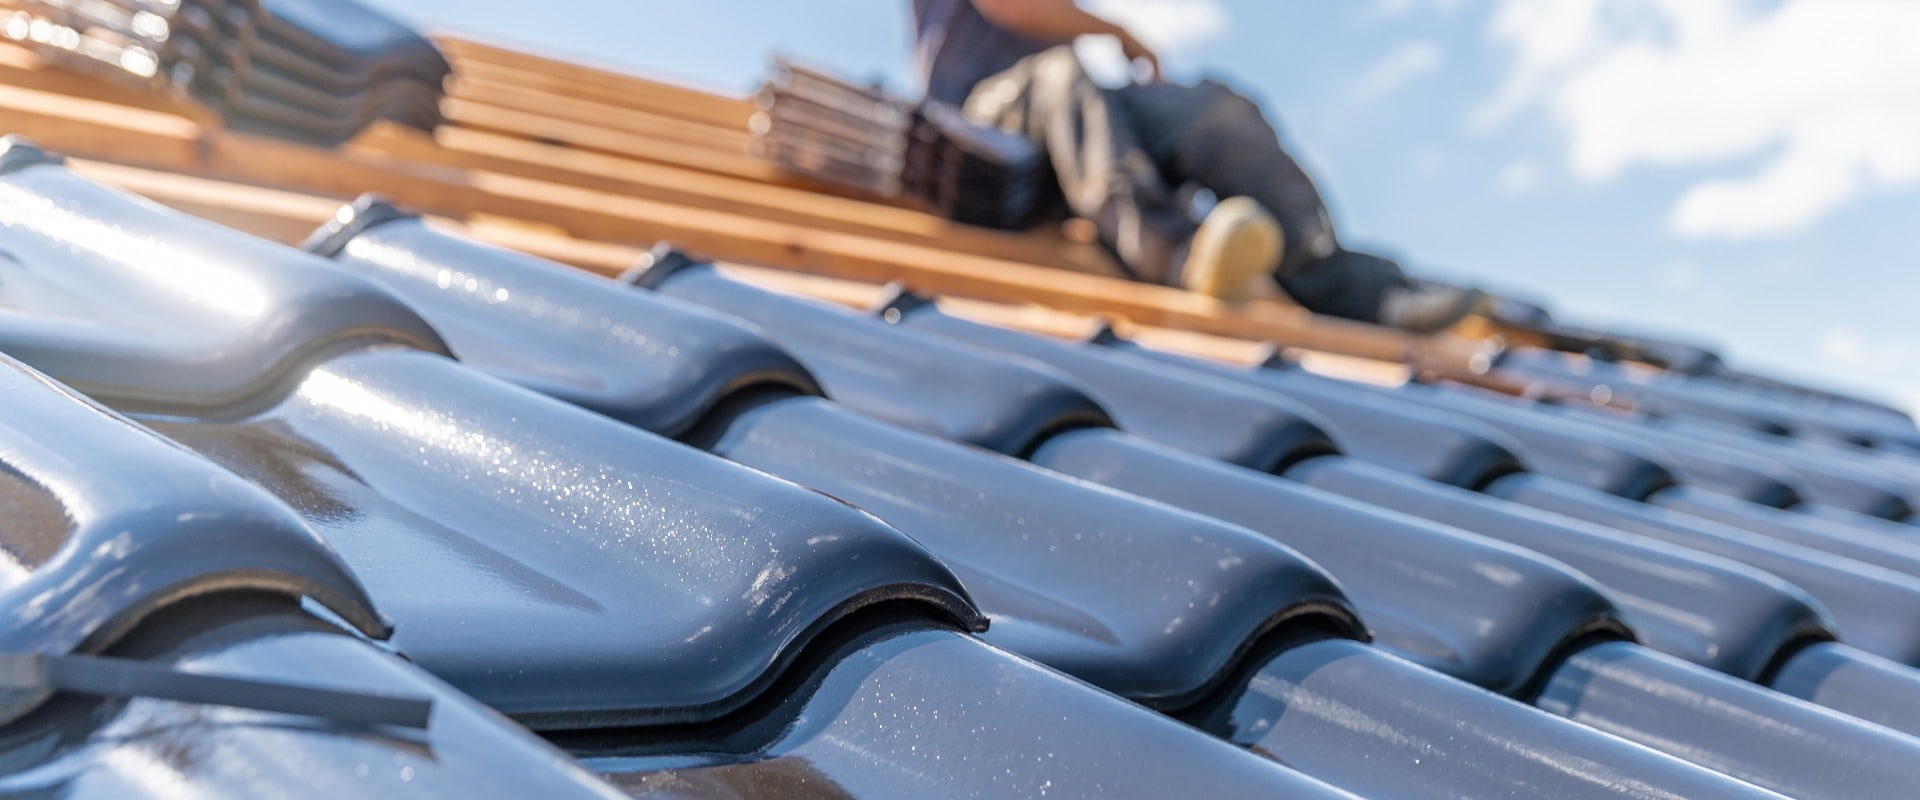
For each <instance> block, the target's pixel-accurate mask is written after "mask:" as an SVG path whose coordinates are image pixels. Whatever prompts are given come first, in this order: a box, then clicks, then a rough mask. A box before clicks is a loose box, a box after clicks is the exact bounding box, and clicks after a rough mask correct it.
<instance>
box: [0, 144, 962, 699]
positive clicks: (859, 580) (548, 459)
mask: <svg viewBox="0 0 1920 800" xmlns="http://www.w3.org/2000/svg"><path fill="white" fill-rule="evenodd" d="M23 177H31V178H32V181H31V182H26V183H21V182H19V181H20V180H21V179H22V178H23ZM0 180H4V181H5V182H6V183H5V185H4V189H0V192H5V193H7V194H6V196H8V197H10V198H11V199H12V201H13V202H14V203H16V204H17V206H18V207H20V208H33V207H45V206H47V205H49V204H52V203H54V202H55V200H54V199H39V198H40V195H39V194H37V192H45V193H48V194H49V195H52V196H54V197H55V198H69V199H70V198H76V197H78V198H86V200H87V203H88V204H89V207H88V210H86V211H82V210H69V211H66V212H62V214H65V215H68V216H70V217H71V218H72V219H73V220H75V221H74V222H72V223H70V224H69V223H62V225H65V227H62V225H50V226H49V225H43V226H41V227H40V228H34V229H23V228H20V227H18V226H15V227H9V228H4V229H0V247H9V246H11V245H12V244H13V243H14V242H15V241H16V240H23V241H28V242H32V243H35V244H36V245H41V246H43V248H44V249H46V250H51V249H53V248H54V247H56V246H59V247H64V248H66V250H68V251H70V252H72V253H74V254H75V255H74V256H73V257H72V258H70V259H65V260H62V261H60V262H51V261H49V262H42V263H41V264H40V266H42V267H43V268H44V270H45V271H49V272H51V271H53V270H54V269H55V267H56V266H58V265H67V268H68V272H71V273H77V274H87V271H88V270H93V271H94V272H93V274H94V275H95V277H96V278H97V279H99V280H101V281H103V282H105V281H108V280H109V279H112V280H113V281H115V282H117V283H118V284H119V285H121V286H133V287H139V288H140V289H141V291H139V292H132V291H128V292H125V293H95V294H93V295H81V294H72V295H62V296H60V297H58V298H57V299H54V298H49V297H46V296H43V295H38V294H32V293H28V292H22V293H19V294H16V295H14V296H13V297H12V298H11V301H12V304H13V306H14V307H15V308H16V309H19V311H20V313H18V314H15V315H13V319H12V320H11V321H12V322H13V323H14V327H13V328H12V329H11V330H10V331H3V332H0V347H7V346H10V345H11V344H12V343H13V342H22V341H23V342H28V343H34V344H45V343H47V342H48V341H50V340H56V339H58V338H59V337H57V336H53V335H49V334H48V329H50V328H51V329H59V328H61V327H63V326H64V325H66V324H68V321H72V320H84V321H85V323H84V324H85V325H86V327H87V330H88V335H89V336H90V337H92V338H93V339H95V340H97V341H106V342H115V343H119V342H127V343H133V342H140V341H142V340H143V339H144V338H145V336H144V334H145V332H146V330H147V329H148V327H149V326H153V327H157V328H167V329H191V328H193V327H194V326H195V324H196V322H198V321H199V319H198V318H197V317H196V316H195V314H194V313H192V312H194V311H196V310H198V309H201V308H203V307H206V306H208V305H209V304H211V305H213V306H215V307H223V306H221V304H222V303H224V302H226V301H227V299H229V293H230V292H233V291H243V293H244V295H245V296H246V297H247V298H250V299H249V300H248V302H249V303H252V302H255V301H257V302H259V303H264V304H266V305H263V306H261V307H259V308H257V309H256V308H252V307H251V306H249V310H248V312H247V313H244V314H234V315H221V314H219V313H218V312H217V310H216V312H212V316H213V317H214V318H215V319H216V321H220V322H226V323H229V324H227V325H224V326H223V325H211V326H209V329H210V330H213V331H216V332H220V335H206V336H199V337H194V338H189V339H176V340H166V341H164V347H163V348H162V351H163V352H164V354H166V355H168V356H169V357H170V358H171V360H172V363H176V364H180V365H200V366H202V367H204V368H205V371H206V372H207V374H210V375H214V376H216V377H217V376H229V377H232V378H234V381H233V382H234V383H235V385H257V384H258V381H251V380H249V379H248V376H249V375H251V374H253V372H264V371H267V370H270V369H271V370H275V371H277V372H280V373H283V375H284V377H283V379H282V380H281V381H279V382H278V383H279V384H286V385H285V387H284V388H283V389H282V391H283V392H286V393H285V394H283V395H278V394H268V395H263V396H260V397H255V398H253V402H252V403H251V404H250V405H251V407H250V408H249V409H248V411H249V414H248V415H245V416H239V415H235V414H232V413H231V411H232V409H231V408H230V407H229V406H225V405H223V406H222V407H221V409H220V410H221V411H225V412H228V413H223V414H217V415H214V416H203V417H192V416H187V415H186V414H184V413H182V412H181V411H175V413H173V414H171V415H169V416H165V417H151V416H149V417H146V418H145V419H146V420H147V421H148V422H149V423H150V424H152V425H154V426H156V427H158V428H160V429H161V430H162V431H164V432H165V433H166V434H167V435H169V436H171V437H173V438H175V439H176V440H179V441H181V442H183V443H186V444H188V445H189V446H190V447H193V448H195V449H198V450H200V451H201V452H203V453H206V454H207V455H209V456H211V457H213V458H214V459H216V460H218V461H220V462H222V463H224V464H226V465H227V466H229V467H231V468H232V469H234V470H236V471H239V472H241V473H243V474H245V475H246V476H248V477H249V478H252V479H253V480H255V481H258V482H259V483H261V484H262V485H264V486H266V487H268V488H269V489H270V490H271V491H273V492H275V493H277V494H279V495H280V496H281V497H282V498H283V499H284V500H286V501H287V502H288V503H289V504H290V505H293V506H294V507H295V508H296V509H298V510H299V511H300V512H301V513H302V514H303V515H304V516H305V517H306V518H307V520H308V521H309V522H310V523H311V524H312V525H313V526H314V527H315V528H317V529H319V530H320V531H321V532H322V534H323V535H325V536H326V537H327V538H328V540H329V541H330V542H331V543H332V544H333V545H334V546H335V547H337V548H339V549H340V550H341V552H342V553H343V554H344V556H345V558H346V560H347V562H348V563H349V564H351V565H352V566H353V567H354V568H355V569H356V570H357V571H359V572H360V574H361V575H362V577H363V578H364V579H365V580H366V581H367V582H368V583H369V584H370V585H371V586H372V587H373V588H372V593H373V595H374V596H375V597H376V598H378V599H379V600H380V602H381V603H383V605H384V606H391V610H390V611H389V613H391V614H393V615H394V617H395V620H396V622H397V624H398V625H399V626H400V628H401V630H402V632H401V633H400V634H399V637H398V639H397V640H396V644H397V645H398V646H399V647H401V648H402V649H404V650H405V651H407V652H408V653H409V654H410V655H411V656H412V657H414V658H415V659H416V660H418V661H419V663H421V664H423V665H424V666H426V667H427V668H428V669H429V670H431V671H434V672H436V673H437V674H440V675H441V676H443V677H445V678H447V679H449V680H450V681H452V682H454V683H455V684H456V685H458V686H461V687H462V688H463V689H466V690H467V691H469V692H472V693H474V694H475V695H477V696H479V697H480V698H481V699H482V700H483V701H486V702H488V703H489V704H490V705H493V706H495V707H497V708H500V709H502V710H505V711H507V712H508V713H512V714H516V715H520V716H522V717H524V718H527V719H529V720H533V721H536V722H537V723H538V724H541V725H546V726H559V727H573V726H580V725H587V724H596V725H604V724H610V723H612V722H624V723H626V724H638V723H654V724H657V723H663V722H685V721H691V720H697V719H705V718H710V717H712V716H714V715H716V714H719V713H723V712H724V711H726V710H729V709H731V708H734V707H737V706H739V705H741V704H743V703H745V702H747V701H748V700H749V699H751V698H752V696H753V695H754V694H755V693H757V692H758V691H759V690H760V689H761V688H762V687H764V685H765V684H766V683H767V682H768V681H769V680H771V679H772V677H773V676H774V675H775V674H776V673H777V672H778V671H779V670H780V668H781V667H782V666H783V665H784V664H785V663H787V662H788V661H790V660H791V659H792V658H794V657H795V656H796V654H797V651H798V650H799V649H801V648H802V647H803V646H804V645H805V642H806V641H808V640H809V639H810V638H811V637H812V636H814V635H816V634H818V633H819V632H820V631H821V630H822V629H824V628H825V627H827V626H829V625H831V624H833V623H834V622H835V621H836V620H839V619H842V618H844V617H846V616H847V615H848V614H850V613H852V612H853V611H855V610H857V609H859V608H862V607H866V606H869V605H873V604H876V603H886V602H896V601H908V602H913V603H916V604H919V605H920V606H922V607H924V608H926V609H928V610H929V611H930V612H931V613H930V615H929V618H930V619H931V620H934V621H936V622H937V621H938V620H942V619H944V620H947V621H948V623H947V624H957V625H959V626H963V627H972V626H975V625H977V624H979V618H978V616H977V612H975V611H974V610H973V608H972V606H971V604H970V602H969V601H968V599H967V597H966V594H965V591H964V590H963V589H962V588H961V587H960V585H959V583H958V582H957V580H955V579H954V578H953V576H952V575H951V573H949V572H948V571H947V570H946V568H945V567H943V566H941V565H940V564H938V563H937V562H936V561H935V560H934V559H933V558H932V557H931V556H930V555H928V554H927V552H926V551H925V550H924V549H923V548H921V547H920V546H919V545H917V544H915V543H914V542H912V541H911V540H909V539H907V538H906V537H905V536H902V535H901V534H899V533H898V532H897V531H894V530H893V529H891V528H889V527H887V526H886V525H885V524H883V523H881V522H880V521H878V520H876V519H874V518H873V517H872V516H870V515H867V514H863V513H861V512H858V511H856V510H854V509H851V508H848V507H846V506H845V505H843V504H841V503H839V502H836V501H834V500H832V499H830V498H827V497H824V496H821V495H818V494H816V493H813V492H809V491H806V490H804V489H802V488H800V487H797V486H794V485H792V484H789V483H785V482H782V481H778V480H775V479H773V478H770V477H768V476H766V475H763V474H759V473H755V472H753V471H751V470H748V469H744V468H742V467H739V466H736V465H733V464H729V463H727V462H725V461H723V460H720V459H717V458H714V457H712V456H709V455H706V454H703V453H700V452H698V451H695V450H692V449H689V448H686V447H684V446H681V445H678V444H675V443H673V442H670V441H668V440H664V439H661V438H659V437H657V436H654V435H652V434H648V433H646V432H643V431H640V430H638V429H635V428H632V427H629V426H625V425H622V424H620V423H617V422H615V421H612V420H609V419H606V418H605V417H602V416H599V415H596V414H592V413H589V412H586V411H583V410H580V409H576V408H574V407H572V406H569V405H567V404H564V403H560V402H558V401H554V400H551V399H548V398H545V397H541V396H539V395H536V394H534V393H532V392H529V391H526V390H524V389H520V388H517V387H513V386H511V385H508V384H505V383H502V382H500V381H497V380H494V379H491V378H488V377H486V376H483V375H480V374H478V373H477V372H474V371H473V370H470V369H468V368H466V367H464V366H461V365H459V364H457V363H455V362H453V361H451V360H449V359H447V358H445V357H443V356H441V355H438V354H436V353H432V352H422V351H420V350H414V349H407V348H403V347H396V346H395V343H396V341H397V340H401V339H400V338H399V337H363V336H349V335H344V334H342V331H349V332H351V331H356V330H361V331H364V330H375V329H379V330H384V328H379V326H378V325H372V324H370V323H369V324H361V323H366V322H367V320H369V319H373V320H375V321H380V320H386V321H387V322H392V323H393V324H394V325H395V326H397V327H399V328H403V329H408V330H412V331H414V332H415V333H417V334H418V335H417V336H414V337H407V338H410V339H418V340H424V341H431V342H435V343H437V342H438V341H439V339H438V337H437V336H436V335H434V334H433V332H432V330H431V329H430V328H428V327H426V325H425V323H424V322H421V321H420V320H419V319H418V317H415V316H414V315H412V313H411V312H410V311H409V310H408V309H407V308H406V306H404V305H402V304H401V303H399V302H398V301H396V300H394V299H393V298H391V297H390V296H388V295H386V294H385V293H384V292H383V291H382V290H380V289H378V288H376V287H374V286H373V285H372V284H370V283H367V282H365V281H362V280H360V279H358V278H354V277H352V276H350V275H347V274H345V273H342V272H340V271H339V270H338V269H337V268H336V267H334V266H332V265H331V264H329V263H327V262H326V261H324V260H321V259H318V258H316V257H313V256H309V255H305V254H302V253H299V252H297V251H292V250H289V249H285V248H279V247H277V246H275V245H271V244H267V243H264V242H259V241H256V240H247V241H245V242H241V241H239V240H241V239H246V237H243V236H241V235H240V234H238V233H235V232H231V231H226V232H223V233H220V234H218V235H209V236H205V237H198V234H199V232H200V229H199V228H198V227H197V226H198V225H202V224H204V223H188V222H187V221H185V218H184V217H182V216H181V215H179V214H177V213H175V212H171V211H167V210H164V209H160V208H158V207H155V206H151V205H149V204H145V203H144V202H139V201H134V200H132V199H131V198H130V197H128V196H125V195H122V194H120V193H118V192H114V191H112V190H108V189H105V188H104V187H100V186H98V185H96V184H92V183H90V182H88V181H85V180H83V179H80V178H78V177H76V176H73V175H71V174H70V173H67V172H66V171H65V170H64V169H63V168H61V167H59V166H58V165H47V164H40V165H33V166H28V167H25V168H23V169H19V170H14V171H12V172H9V173H7V174H6V175H5V176H4V178H3V179H0ZM95 206H97V208H96V207H95ZM90 213H99V214H100V215H102V217H103V218H105V217H111V218H112V226H114V227H115V229H116V230H122V231H126V230H148V231H154V232H155V233H154V234H152V239H153V241H151V242H150V243H149V244H150V246H148V247H146V248H143V249H142V250H139V251H131V250H119V249H113V248H107V249H104V250H103V249H99V248H98V245H97V243H94V244H93V249H88V246H89V245H88V244H87V243H66V242H65V241H64V240H63V239H62V238H60V237H61V236H62V235H64V234H79V233H88V232H93V231H96V230H98V229H99V228H101V227H103V226H106V225H107V223H105V222H102V221H98V220H96V219H94V218H93V217H90V216H88V214H90ZM29 216H31V215H29ZM46 216H47V215H44V214H43V215H42V217H46ZM62 218H63V219H64V218H65V217H62ZM175 223H178V226H177V227H171V228H170V227H169V226H172V225H174V224H175ZM167 230H172V231H174V233H172V234H166V233H162V232H163V231H167ZM179 237H186V238H191V239H192V241H193V242H194V244H193V245H192V247H191V248H189V247H187V246H186V245H182V244H180V238H179ZM195 237H198V238H195ZM183 248H185V249H188V250H192V252H195V253H196V254H197V255H198V256H199V257H203V258H205V259H208V260H207V261H206V262H204V263H202V264H200V265H199V266H198V268H197V269H198V271H197V272H193V273H191V275H192V276H200V277H202V278H205V277H206V276H210V275H211V276H217V278H216V279H204V280H189V279H185V277H183V276H178V275H175V274H174V271H175V270H177V269H179V268H180V265H179V263H178V262H177V261H176V260H173V259H171V258H165V257H158V258H156V257H150V256H151V255H152V254H155V253H158V254H161V255H165V254H169V253H174V252H176V251H179V250H181V249H183ZM193 248H198V249H197V250H194V249H193ZM48 258H51V256H50V255H49V256H48ZM69 262H70V263H69ZM75 267H80V268H78V269H76V268H75ZM22 283H25V284H27V285H34V284H32V282H22ZM45 308H57V309H58V310H59V311H60V312H61V317H63V318H56V317H55V316H53V315H50V314H46V313H40V312H41V310H42V309H45ZM369 315H371V316H369ZM382 315H386V316H382ZM303 336H304V337H309V338H311V339H312V340H313V341H304V340H302V338H301V337H303ZM261 341H266V342H270V343H271V345H270V346H264V345H260V344H259V343H260V342H261ZM316 342H318V343H319V344H316ZM74 344H75V343H74V342H71V341H64V340H63V341H62V343H61V345H60V346H58V347H49V348H34V347H28V348H25V355H28V356H29V357H30V358H33V359H34V360H35V361H36V362H37V363H42V364H45V365H49V366H52V367H54V368H57V369H64V370H69V371H80V372H82V373H85V370H86V369H88V368H89V365H87V364H85V363H83V362H84V358H83V351H81V350H76V349H73V348H72V347H71V346H72V345H74ZM321 345H326V346H324V347H323V346H321ZM263 354H270V355H274V356H275V357H274V358H273V359H268V358H266V357H265V356H264V355H263ZM291 354H307V357H306V358H296V357H294V356H293V355H291ZM153 372H154V373H155V374H154V375H152V376H151V377H152V380H153V381H160V380H163V379H176V378H174V376H171V375H162V374H159V373H161V372H163V371H162V370H153ZM127 385H129V384H128V382H126V381H122V382H121V383H120V384H119V385H118V386H115V387H110V388H108V389H106V390H104V391H103V392H102V393H103V395H105V396H107V397H109V398H113V397H124V396H125V395H123V394H121V393H119V391H118V389H119V388H120V387H124V386H127ZM145 385H146V384H145V383H143V384H142V386H143V387H144V386H145ZM150 396H151V395H150V394H143V395H138V396H137V397H136V399H133V400H131V401H129V403H130V404H131V405H133V406H136V407H144V406H146V405H147V404H148V403H147V398H148V397H150ZM502 641H513V642H515V643H516V645H517V646H516V647H512V648H502V647H499V646H498V643H499V642H502Z"/></svg>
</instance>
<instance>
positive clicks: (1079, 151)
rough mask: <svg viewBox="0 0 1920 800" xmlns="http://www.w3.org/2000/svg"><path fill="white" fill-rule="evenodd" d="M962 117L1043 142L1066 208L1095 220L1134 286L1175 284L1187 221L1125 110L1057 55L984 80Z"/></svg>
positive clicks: (1069, 52) (1067, 50)
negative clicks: (1137, 283)
mask: <svg viewBox="0 0 1920 800" xmlns="http://www.w3.org/2000/svg"><path fill="white" fill-rule="evenodd" d="M966 112H967V116H968V117H969V118H972V119H974V120H976V121H980V122H985V123H988V124H993V125H997V126H999V127H1000V128H1002V129H1004V130H1008V131H1013V132H1016V133H1020V134H1023V135H1025V136H1027V137H1029V138H1032V139H1033V140H1035V141H1037V142H1040V143H1042V144H1043V145H1044V146H1045V147H1046V150H1047V155H1048V156H1049V158H1050V159H1051V160H1052V162H1053V168H1054V172H1055V173H1056V174H1057V176H1058V178H1059V182H1060V188H1061V190H1062V192H1063V193H1064V194H1065V195H1066V199H1067V205H1068V207H1069V208H1071V209H1072V210H1073V212H1074V213H1075V214H1076V215H1078V216H1081V217H1085V218H1087V219H1089V220H1092V221H1093V223H1094V225H1095V227H1097V228H1098V229H1099V231H1100V235H1101V240H1102V242H1103V243H1105V244H1106V245H1107V246H1108V247H1109V248H1111V249H1112V250H1113V251H1114V253H1115V255H1117V256H1118V257H1119V260H1120V261H1121V263H1122V264H1124V265H1125V266H1126V267H1127V268H1128V269H1129V270H1131V271H1132V272H1133V273H1134V275H1133V277H1135V278H1137V279H1139V280H1143V281H1151V282H1154V283H1168V282H1172V281H1173V280H1174V279H1175V278H1176V277H1177V276H1176V275H1175V274H1174V273H1175V272H1176V270H1175V268H1174V262H1175V259H1177V258H1179V257H1180V250H1181V248H1183V247H1184V246H1185V245H1186V243H1187V241H1188V240H1189V239H1190V238H1192V236H1193V232H1194V225H1193V222H1192V221H1191V220H1190V219H1189V218H1188V216H1187V214H1186V210H1185V209H1184V208H1183V207H1181V206H1180V205H1179V204H1178V203H1177V202H1176V201H1175V198H1174V193H1173V192H1172V191H1171V190H1169V189H1168V187H1167V185H1166V183H1165V182H1164V181H1163V180H1161V178H1160V173H1159V170H1158V169H1157V168H1156V167H1155V165H1154V163H1153V160H1152V158H1151V157H1149V156H1148V154H1147V152H1146V151H1145V149H1144V148H1142V147H1141V146H1140V143H1139V139H1138V138H1137V137H1136V136H1135V135H1134V123H1133V121H1132V120H1129V119H1128V118H1127V110H1126V109H1125V108H1124V107H1121V106H1120V105H1118V104H1116V103H1114V102H1113V97H1112V95H1111V94H1109V93H1107V92H1104V91H1102V90H1101V89H1100V88H1099V87H1098V86H1095V85H1094V84H1093V81H1092V80H1090V79H1088V77H1087V74H1086V72H1085V70H1083V69H1082V68H1081V66H1080V60H1079V59H1078V58H1077V57H1075V55H1074V53H1073V48H1071V47H1056V48H1054V49H1052V50H1048V51H1046V52H1044V53H1040V54H1037V55H1034V56H1032V57H1029V58H1027V59H1026V60H1024V61H1021V62H1020V63H1019V64H1016V65H1014V66H1013V68H1011V69H1009V70H1007V71H1006V72H1002V73H1000V74H999V75H996V76H994V77H992V78H988V79H987V80H986V81H983V82H982V83H981V84H980V85H979V86H978V87H976V88H975V89H974V91H973V94H972V96H971V97H969V98H968V99H967V106H966Z"/></svg>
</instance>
